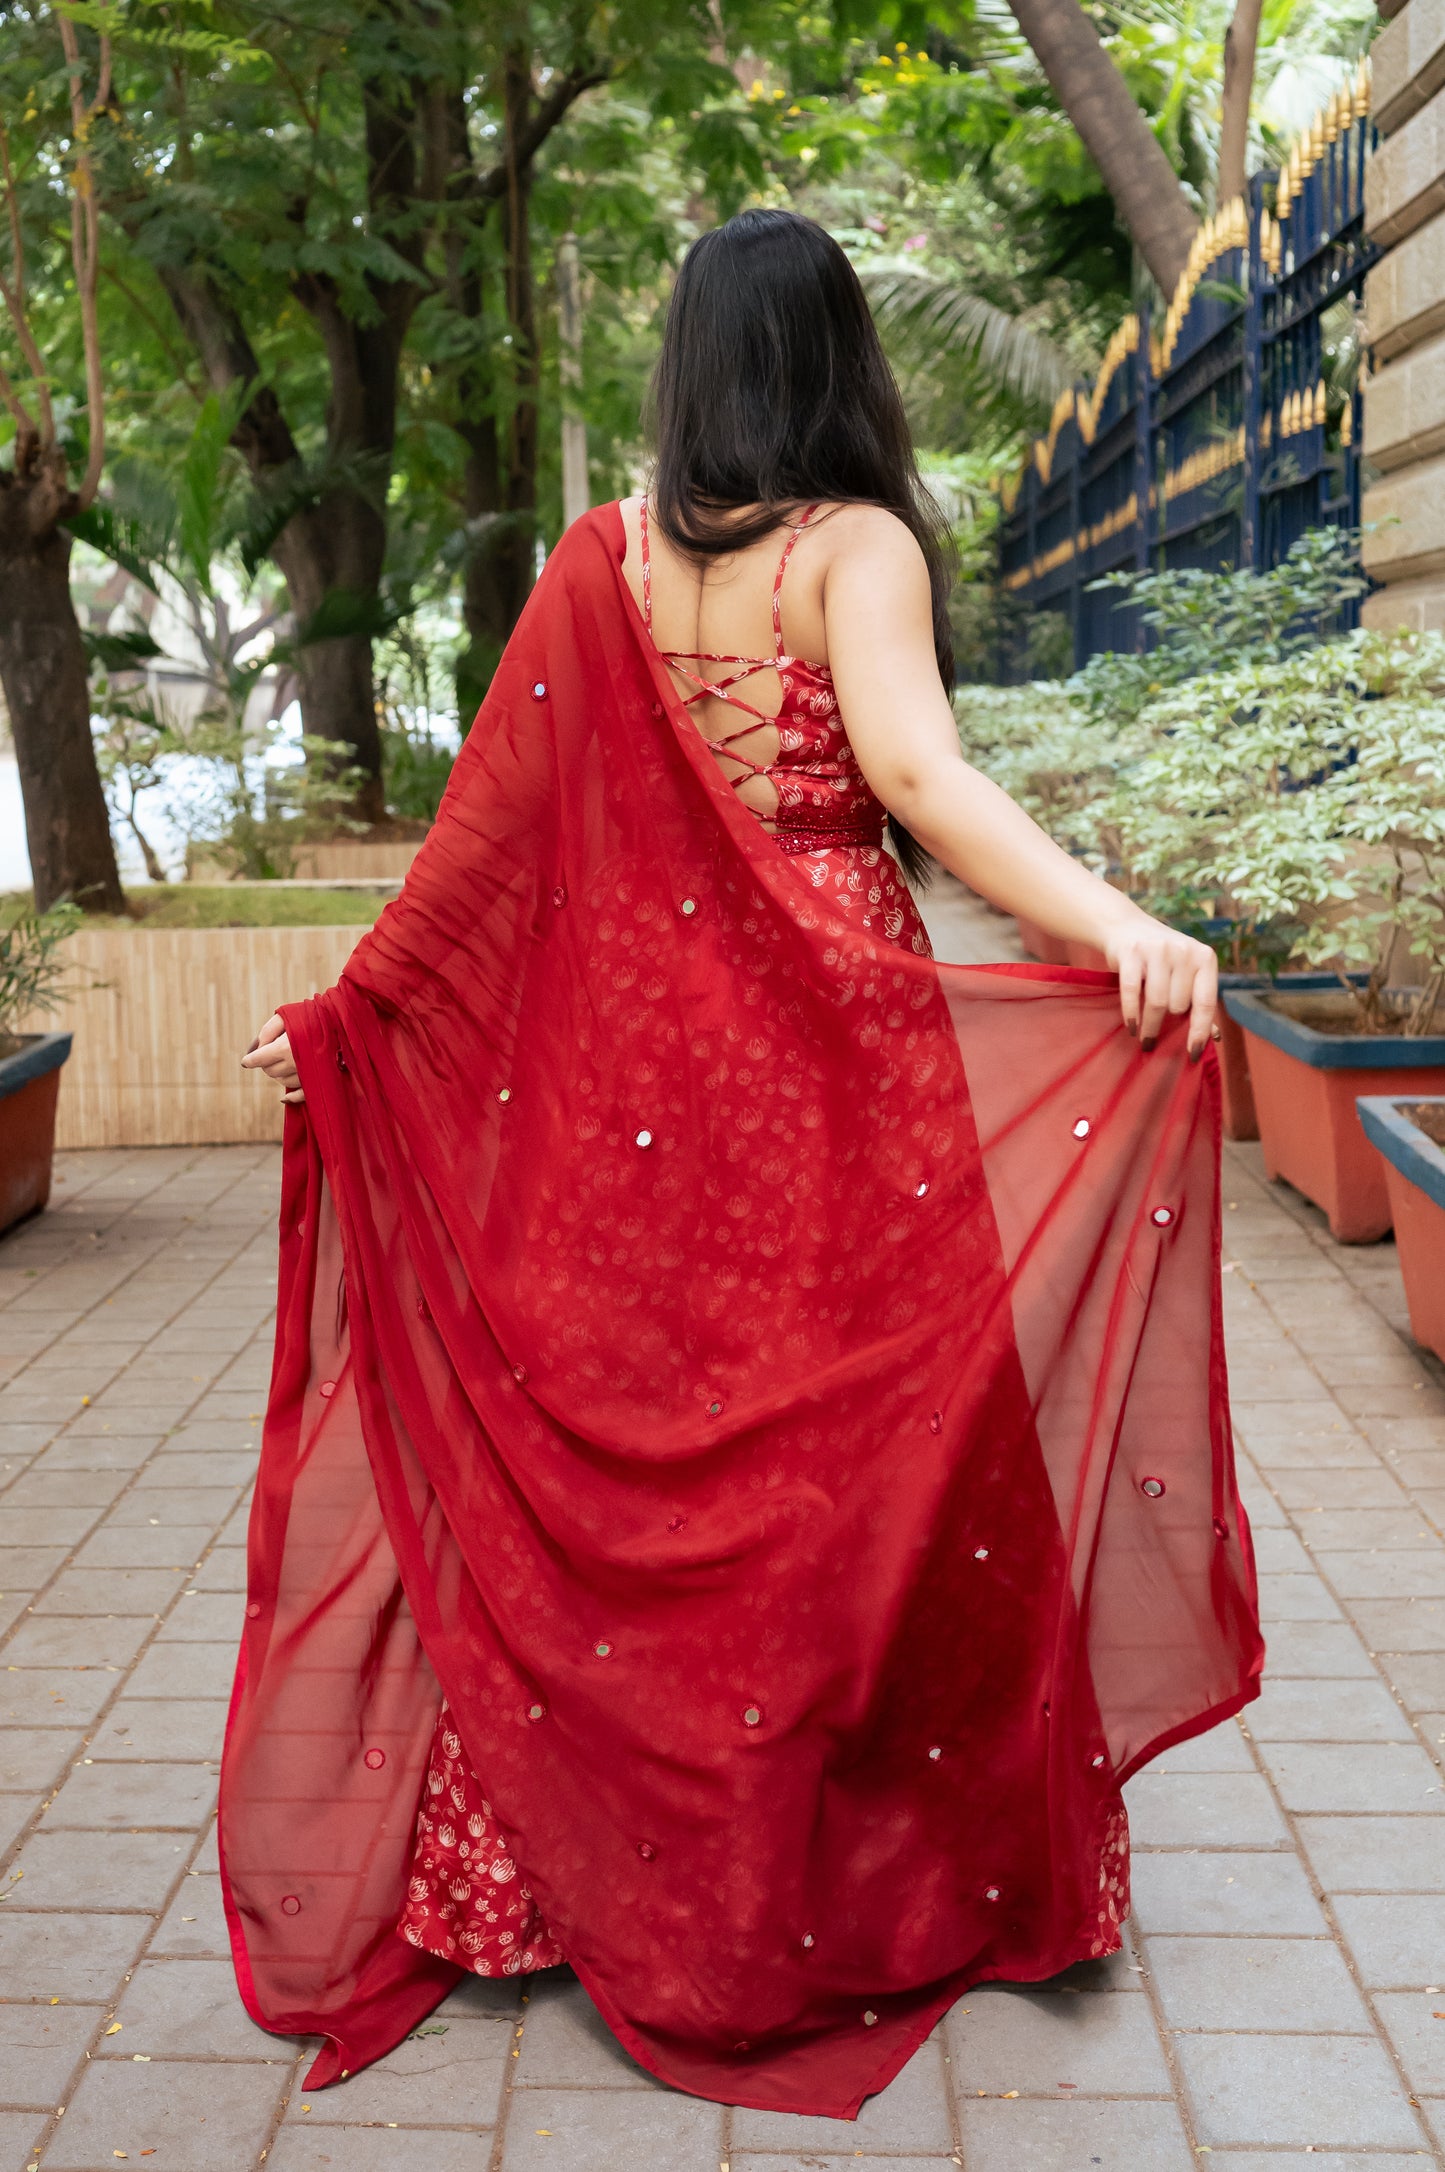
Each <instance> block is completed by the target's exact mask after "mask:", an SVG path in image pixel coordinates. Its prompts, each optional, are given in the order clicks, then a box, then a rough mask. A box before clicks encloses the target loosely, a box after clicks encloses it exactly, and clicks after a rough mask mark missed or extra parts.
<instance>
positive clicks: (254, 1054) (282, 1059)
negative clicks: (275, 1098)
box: [241, 1011, 306, 1101]
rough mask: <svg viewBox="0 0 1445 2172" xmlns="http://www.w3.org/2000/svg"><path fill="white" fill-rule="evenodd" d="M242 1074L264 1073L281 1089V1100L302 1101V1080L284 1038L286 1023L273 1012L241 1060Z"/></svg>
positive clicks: (287, 1042)
mask: <svg viewBox="0 0 1445 2172" xmlns="http://www.w3.org/2000/svg"><path fill="white" fill-rule="evenodd" d="M241 1069H242V1070H243V1071H264V1072H265V1074H266V1076H267V1078H269V1079H271V1080H272V1081H273V1082H274V1083H275V1084H276V1085H277V1086H279V1087H280V1088H281V1099H282V1100H283V1101H304V1100H305V1099H306V1096H305V1094H304V1093H303V1092H302V1090H301V1080H300V1078H299V1076H298V1074H297V1070H296V1059H295V1057H294V1056H293V1055H292V1053H291V1043H290V1041H289V1040H288V1038H287V1035H286V1023H285V1020H284V1019H283V1018H281V1016H280V1015H279V1013H277V1012H275V1011H273V1012H272V1013H271V1016H270V1017H269V1018H268V1019H267V1020H266V1023H265V1025H264V1026H262V1028H261V1030H260V1032H259V1033H258V1034H257V1035H256V1038H255V1040H254V1041H253V1042H252V1043H251V1045H250V1047H249V1048H248V1049H247V1051H246V1053H245V1055H244V1056H243V1057H242V1058H241Z"/></svg>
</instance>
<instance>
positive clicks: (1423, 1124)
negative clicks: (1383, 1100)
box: [1400, 1101, 1445, 1147]
mask: <svg viewBox="0 0 1445 2172" xmlns="http://www.w3.org/2000/svg"><path fill="white" fill-rule="evenodd" d="M1400 1114H1401V1115H1402V1116H1408V1117H1409V1119H1410V1121H1411V1123H1412V1124H1413V1125H1414V1126H1415V1129H1416V1130H1417V1131H1423V1132H1424V1134H1425V1136H1426V1138H1427V1139H1433V1140H1434V1142H1435V1144H1436V1146H1442V1147H1445V1102H1440V1101H1417V1102H1416V1103H1415V1106H1414V1107H1413V1108H1412V1109H1401V1111H1400Z"/></svg>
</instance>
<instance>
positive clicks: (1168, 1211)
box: [1149, 1207, 1174, 1229]
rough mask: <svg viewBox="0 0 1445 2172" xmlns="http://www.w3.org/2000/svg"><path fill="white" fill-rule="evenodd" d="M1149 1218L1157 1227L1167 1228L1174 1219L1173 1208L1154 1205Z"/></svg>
mask: <svg viewBox="0 0 1445 2172" xmlns="http://www.w3.org/2000/svg"><path fill="white" fill-rule="evenodd" d="M1149 1219H1150V1221H1151V1222H1153V1223H1155V1224H1156V1226H1157V1227H1158V1228H1160V1229H1167V1228H1168V1227H1169V1224H1170V1223H1171V1222H1172V1221H1173V1219H1174V1209H1173V1208H1172V1207H1156V1208H1155V1209H1154V1212H1153V1213H1152V1214H1151V1215H1150V1217H1149Z"/></svg>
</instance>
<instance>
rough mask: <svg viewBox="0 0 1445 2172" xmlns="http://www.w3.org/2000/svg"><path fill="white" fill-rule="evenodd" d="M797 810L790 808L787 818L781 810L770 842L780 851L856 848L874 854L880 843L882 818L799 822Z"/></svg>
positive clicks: (822, 850)
mask: <svg viewBox="0 0 1445 2172" xmlns="http://www.w3.org/2000/svg"><path fill="white" fill-rule="evenodd" d="M796 813H797V810H795V809H793V808H789V809H788V810H787V814H788V817H790V818H791V819H786V818H785V817H784V815H783V813H782V811H781V810H780V811H779V813H778V815H777V817H776V820H775V825H774V829H773V842H774V843H775V844H776V845H777V847H778V850H779V851H780V852H829V851H837V850H839V849H841V848H843V847H846V846H852V847H854V848H855V849H857V848H860V847H868V846H871V847H872V848H873V849H874V850H875V851H876V850H878V849H879V848H880V847H881V846H882V843H883V820H882V817H881V816H879V817H873V818H868V817H865V818H864V819H863V820H861V821H858V822H817V823H809V822H806V821H804V822H799V821H798V820H797V819H796Z"/></svg>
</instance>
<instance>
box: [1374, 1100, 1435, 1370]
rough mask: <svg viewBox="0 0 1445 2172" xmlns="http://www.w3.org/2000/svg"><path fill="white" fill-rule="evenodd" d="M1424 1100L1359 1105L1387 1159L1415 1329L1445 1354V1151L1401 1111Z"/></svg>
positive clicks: (1421, 1338) (1420, 1337) (1402, 1268)
mask: <svg viewBox="0 0 1445 2172" xmlns="http://www.w3.org/2000/svg"><path fill="white" fill-rule="evenodd" d="M1420 1099H1429V1096H1428V1095H1426V1096H1421V1095H1416V1094H1405V1095H1400V1096H1398V1097H1397V1096H1394V1095H1387V1094H1369V1095H1366V1096H1365V1097H1364V1098H1363V1099H1362V1100H1361V1101H1360V1102H1359V1103H1358V1104H1357V1106H1358V1108H1359V1114H1360V1122H1361V1124H1362V1125H1363V1127H1364V1133H1365V1137H1366V1138H1367V1139H1368V1140H1369V1141H1370V1144H1371V1145H1372V1146H1374V1147H1377V1148H1378V1149H1379V1152H1380V1154H1381V1155H1382V1156H1383V1159H1384V1170H1385V1187H1386V1190H1387V1191H1388V1193H1389V1196H1390V1206H1391V1209H1392V1211H1393V1214H1394V1218H1395V1244H1396V1247H1397V1249H1398V1252H1399V1256H1400V1273H1401V1274H1402V1275H1403V1277H1404V1281H1405V1302H1406V1303H1407V1305H1408V1306H1409V1308H1410V1332H1411V1334H1412V1335H1413V1336H1414V1337H1415V1340H1416V1342H1422V1343H1424V1345H1425V1347H1426V1349H1427V1350H1433V1351H1434V1352H1435V1355H1436V1356H1437V1357H1440V1358H1445V1152H1442V1151H1441V1149H1440V1148H1439V1147H1438V1146H1437V1145H1436V1144H1435V1142H1434V1140H1433V1139H1429V1138H1427V1137H1426V1135H1425V1133H1424V1132H1423V1131H1418V1130H1417V1129H1416V1127H1415V1126H1414V1124H1412V1123H1411V1121H1410V1119H1409V1117H1408V1116H1405V1115H1402V1114H1401V1110H1402V1109H1405V1108H1410V1107H1413V1105H1414V1103H1415V1102H1416V1101H1417V1100H1420ZM1435 1107H1436V1108H1437V1109H1445V1101H1436V1102H1435Z"/></svg>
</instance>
